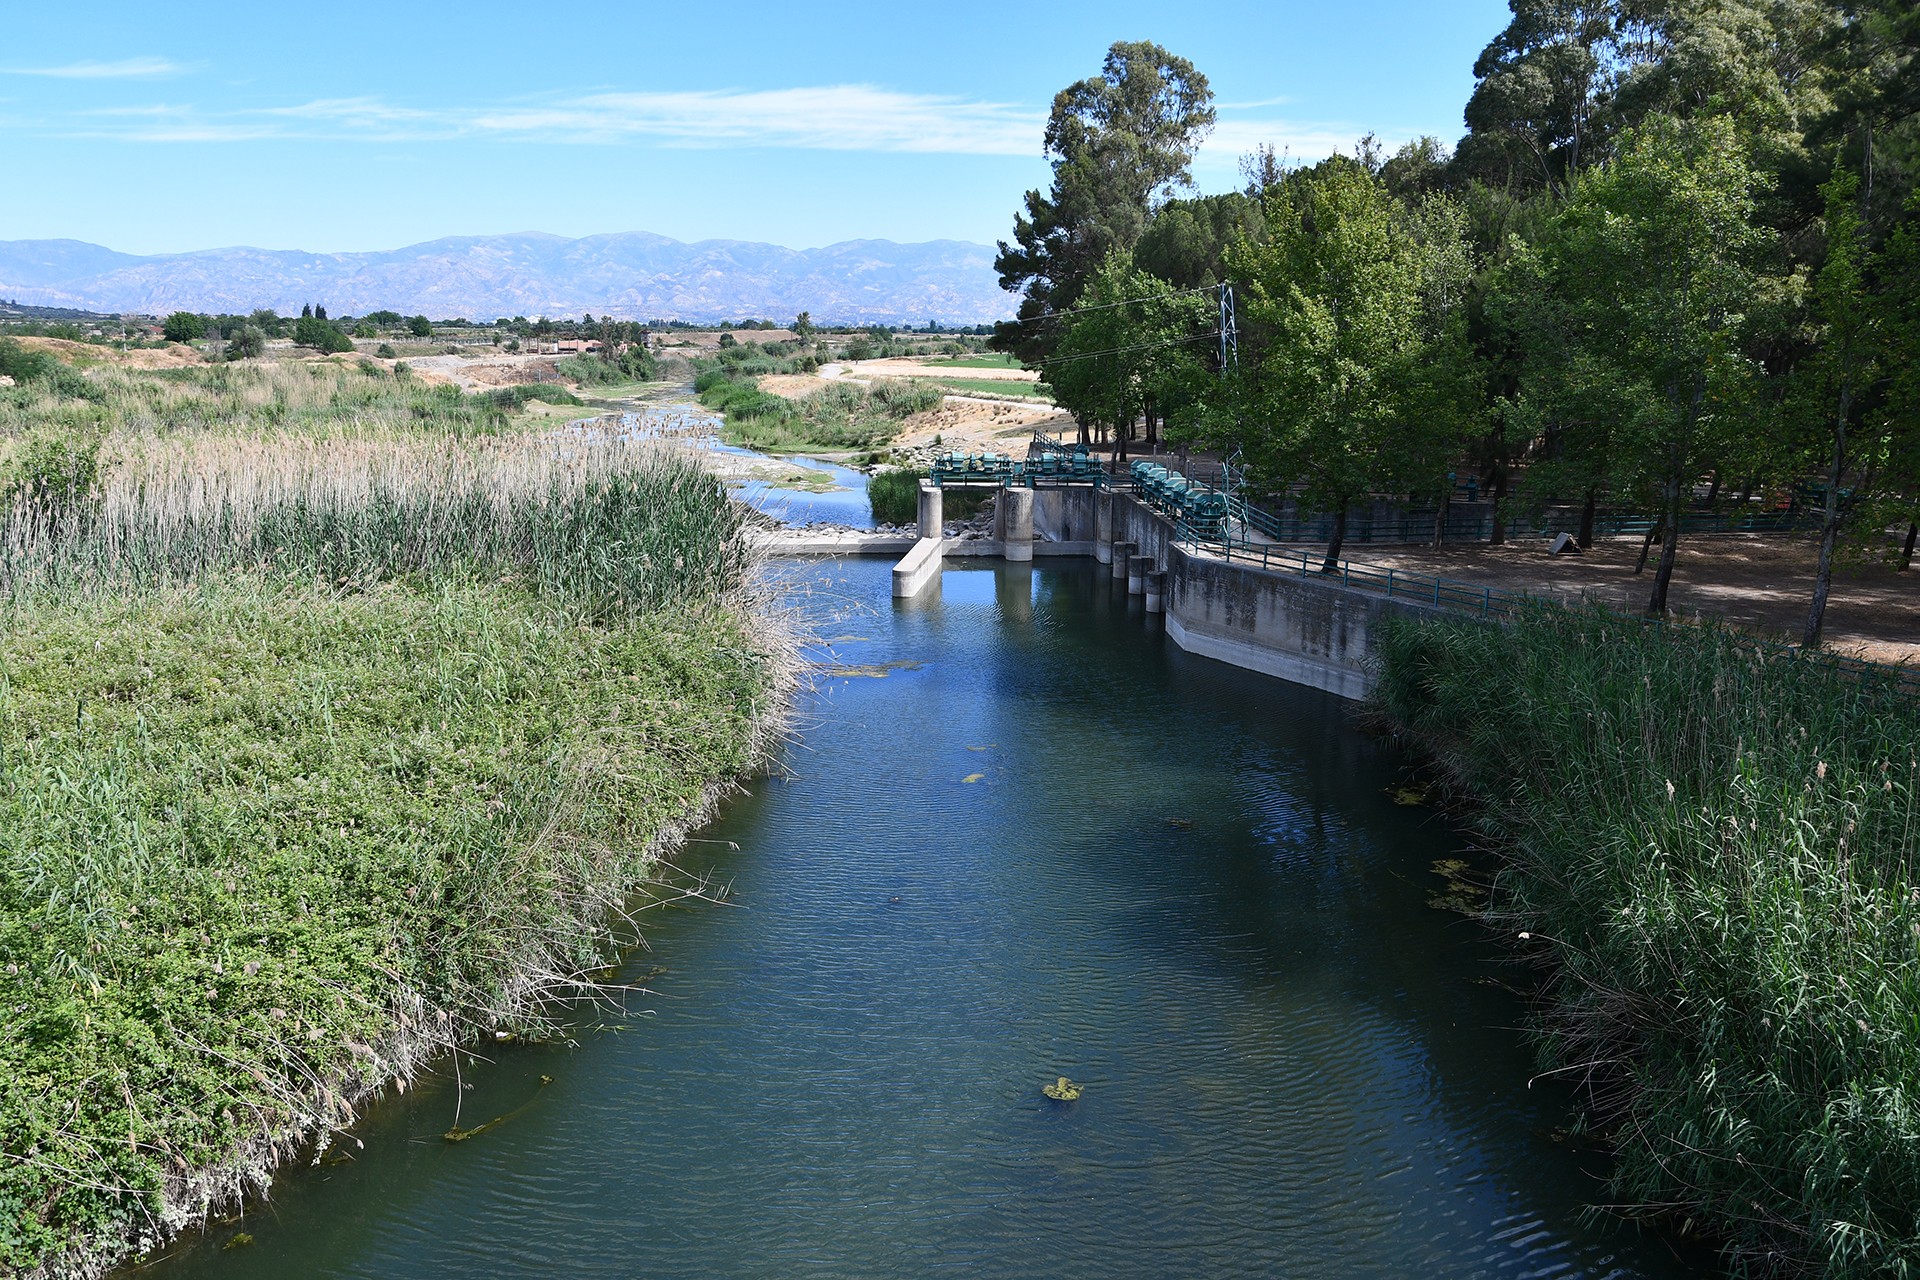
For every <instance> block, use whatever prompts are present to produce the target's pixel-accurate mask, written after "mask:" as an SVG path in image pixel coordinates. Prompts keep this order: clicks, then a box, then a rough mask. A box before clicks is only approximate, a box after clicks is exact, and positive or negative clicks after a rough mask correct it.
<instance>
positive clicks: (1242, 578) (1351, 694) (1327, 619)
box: [894, 485, 1438, 699]
mask: <svg viewBox="0 0 1920 1280" xmlns="http://www.w3.org/2000/svg"><path fill="white" fill-rule="evenodd" d="M1101 501H1102V498H1101V496H1100V495H1099V494H1096V493H1095V491H1094V489H1093V487H1092V486H1091V485H1073V486H1062V487H1060V488H1042V489H1036V490H1034V491H1033V539H1032V541H1031V542H1030V543H1025V544H1024V545H1026V546H1030V547H1031V548H1032V550H1033V552H1034V553H1035V554H1038V555H1050V554H1051V555H1097V554H1098V553H1099V551H1101V550H1105V549H1106V548H1107V546H1110V545H1111V544H1113V543H1121V542H1129V543H1132V544H1133V547H1134V550H1133V554H1134V555H1135V556H1138V557H1141V558H1142V560H1141V561H1140V562H1136V563H1135V565H1134V567H1136V568H1138V570H1139V571H1140V576H1139V581H1140V588H1141V589H1144V588H1145V587H1146V585H1147V583H1148V581H1149V578H1150V575H1152V574H1155V573H1164V578H1163V579H1162V580H1161V581H1160V582H1159V583H1158V584H1156V585H1161V586H1162V592H1161V595H1160V599H1159V600H1158V601H1157V603H1160V604H1163V605H1164V607H1165V610H1166V626H1167V634H1168V635H1169V636H1171V637H1172V638H1173V641H1174V643H1175V644H1177V645H1179V646H1180V647H1181V648H1182V649H1185V650H1187V651H1188V652H1190V653H1196V654H1199V655H1201V656H1202V657H1207V658H1214V659H1217V660H1219V661H1221V662H1227V663H1231V664H1233V665H1234V666H1237V667H1245V668H1247V669H1248V670H1251V671H1259V672H1262V673H1264V674H1266V675H1270V676H1276V677H1278V678H1279V679H1282V680H1290V681H1292V682H1293V683H1295V684H1303V685H1307V686H1310V687H1312V688H1315V689H1324V690H1326V691H1327V692H1329V693H1333V694H1337V695H1339V696H1340V697H1343V698H1355V699H1358V698H1364V697H1366V696H1367V693H1368V691H1369V690H1370V689H1371V688H1372V685H1373V680H1374V672H1373V638H1374V637H1375V636H1376V635H1377V634H1378V629H1379V626H1380V624H1381V622H1382V621H1384V620H1385V619H1387V618H1389V617H1393V616H1395V615H1414V616H1432V615H1434V614H1435V613H1436V612H1438V611H1437V610H1435V609H1434V608H1433V607H1432V606H1431V605H1422V604H1419V603H1416V602H1414V601H1412V600H1408V599H1404V598H1399V599H1391V600H1390V599H1388V598H1386V597H1385V596H1382V595H1379V594H1376V593H1374V592H1371V591H1361V590H1357V589H1354V588H1351V587H1343V586H1341V585H1340V584H1339V583H1338V582H1334V581H1328V580H1326V579H1323V578H1321V577H1319V576H1317V575H1313V574H1307V575H1302V574H1299V573H1295V572H1291V571H1285V570H1279V569H1262V568H1259V567H1257V566H1255V565H1251V564H1247V563H1244V562H1241V561H1227V560H1218V559H1215V558H1213V557H1211V556H1205V555H1196V554H1191V553H1189V552H1188V551H1186V550H1185V549H1183V548H1182V547H1180V546H1178V545H1177V544H1176V543H1175V541H1174V529H1173V525H1172V523H1171V522H1170V521H1168V520H1166V519H1165V518H1163V517H1161V516H1159V515H1156V514H1154V512H1153V510H1152V509H1151V508H1149V507H1148V506H1146V504H1145V503H1143V502H1141V501H1140V500H1139V499H1138V498H1134V497H1130V496H1127V495H1124V494H1112V495H1110V496H1109V497H1107V498H1106V501H1107V502H1109V503H1110V504H1111V507H1110V510H1111V519H1110V521H1107V522H1102V521H1101V520H1100V515H1099V513H1100V502H1101ZM1102 523H1110V524H1111V529H1112V538H1111V543H1109V544H1105V545H1103V544H1101V543H1100V542H1099V541H1098V534H1099V533H1100V532H1101V529H1100V525H1101V524H1102ZM996 532H997V533H999V534H1001V536H1004V530H996ZM1004 551H1005V546H1004V543H1003V542H1002V541H1001V538H1000V537H996V538H995V539H993V540H988V539H984V538H983V539H973V540H958V539H955V540H948V541H946V542H944V543H942V542H941V541H940V540H939V539H924V540H922V541H921V542H920V543H918V544H917V545H916V546H915V548H914V550H913V553H912V554H910V555H909V556H908V557H907V558H906V559H905V560H902V561H901V563H900V565H899V566H898V567H897V568H896V569H895V570H894V594H896V595H902V596H911V595H915V594H917V593H918V592H919V591H921V590H922V589H923V588H925V587H926V586H928V585H930V584H931V583H933V582H934V581H937V580H938V576H939V564H940V560H941V558H942V557H943V556H968V555H999V554H1003V553H1004ZM1148 561H1150V562H1151V563H1146V562H1148ZM1123 581H1124V579H1123Z"/></svg>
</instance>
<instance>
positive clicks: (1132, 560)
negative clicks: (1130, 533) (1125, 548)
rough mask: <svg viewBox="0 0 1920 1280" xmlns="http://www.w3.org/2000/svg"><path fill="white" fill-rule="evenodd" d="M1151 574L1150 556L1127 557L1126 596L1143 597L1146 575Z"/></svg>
mask: <svg viewBox="0 0 1920 1280" xmlns="http://www.w3.org/2000/svg"><path fill="white" fill-rule="evenodd" d="M1152 572H1153V557H1152V556H1128V557H1127V594H1128V595H1130V596H1137V595H1144V594H1146V590H1147V575H1148V574H1150V573H1152Z"/></svg>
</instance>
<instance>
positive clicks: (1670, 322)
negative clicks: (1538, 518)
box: [1525, 116, 1767, 614]
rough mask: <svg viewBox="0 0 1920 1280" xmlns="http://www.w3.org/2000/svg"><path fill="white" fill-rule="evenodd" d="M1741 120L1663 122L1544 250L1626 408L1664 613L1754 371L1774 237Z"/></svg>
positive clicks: (1591, 188)
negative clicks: (1764, 276)
mask: <svg viewBox="0 0 1920 1280" xmlns="http://www.w3.org/2000/svg"><path fill="white" fill-rule="evenodd" d="M1755 184H1756V179H1755V175H1754V173H1753V171H1752V169H1751V167H1750V165H1749V163H1748V160H1747V157H1746V155H1745V152H1744V149H1743V147H1742V146H1741V140H1740V138H1739V136H1738V135H1737V134H1736V132H1735V130H1734V126H1733V123H1732V122H1731V121H1730V120H1728V119H1726V118H1725V117H1714V118H1711V119H1704V120H1698V121H1692V122H1687V123H1681V122H1677V121H1674V120H1672V119H1670V118H1668V117H1664V116H1656V117H1653V118H1651V119H1650V120H1648V121H1647V122H1646V123H1645V124H1643V125H1641V126H1638V127H1637V128H1635V129H1633V130H1631V131H1629V132H1628V133H1627V134H1625V135H1623V136H1622V138H1621V140H1620V148H1619V152H1618V154H1617V155H1616V156H1615V158H1614V159H1613V160H1612V161H1610V162H1609V163H1608V164H1606V165H1605V166H1603V167H1602V168H1600V169H1598V170H1595V171H1594V172H1592V173H1590V174H1588V175H1587V176H1586V177H1585V178H1583V179H1581V180H1579V181H1578V182H1576V183H1575V185H1574V188H1573V192H1572V195H1571V197H1570V198H1569V200H1568V202H1567V204H1566V205H1565V207H1564V208H1562V209H1561V210H1560V211H1559V213H1558V214H1557V215H1556V216H1555V218H1554V219H1553V221H1552V223H1551V224H1550V226H1549V228H1548V231H1547V234H1546V235H1545V237H1544V239H1543V242H1542V244H1541V245H1540V246H1539V248H1538V249H1537V250H1531V249H1530V250H1526V251H1525V253H1526V254H1527V255H1531V254H1534V253H1537V254H1538V255H1539V257H1540V261H1539V262H1537V263H1534V264H1531V265H1530V267H1529V269H1530V270H1533V271H1536V272H1538V273H1539V276H1540V278H1541V279H1542V281H1543V287H1544V288H1545V289H1546V290H1547V291H1548V293H1549V295H1550V297H1551V299H1552V305H1553V306H1554V307H1555V308H1556V309H1557V310H1558V311H1559V317H1558V320H1557V327H1558V328H1559V329H1560V330H1561V331H1562V332H1563V333H1564V334H1565V335H1567V342H1568V345H1569V347H1570V348H1572V349H1573V355H1572V356H1571V357H1570V358H1575V359H1577V360H1578V361H1579V362H1580V366H1581V369H1582V375H1581V376H1582V377H1584V378H1586V379H1590V380H1597V381H1598V382H1600V383H1602V384H1604V385H1605V386H1606V388H1607V393H1606V395H1607V401H1608V403H1609V404H1611V405H1617V406H1619V407H1620V411H1621V413H1622V416H1621V418H1620V419H1619V420H1618V421H1617V422H1616V423H1615V425H1614V428H1613V435H1612V438H1611V440H1610V448H1611V451H1612V455H1613V458H1614V462H1615V466H1617V467H1618V468H1619V469H1620V472H1621V473H1622V474H1623V476H1624V477H1625V482H1626V484H1627V486H1628V487H1629V488H1630V489H1651V490H1652V491H1653V492H1654V493H1655V494H1656V495H1657V500H1658V502H1659V510H1660V515H1661V520H1662V526H1663V528H1664V530H1665V535H1666V536H1665V539H1664V541H1663V542H1662V544H1661V553H1660V563H1659V568H1658V571H1657V572H1656V573H1655V576H1654V585H1653V593H1652V596H1651V597H1650V599H1649V600H1648V605H1647V607H1648V609H1649V611H1650V612H1653V613H1656V614H1658V613H1663V612H1665V610H1666V607H1667V594H1668V587H1669V585H1670V584H1671V582H1672V580H1673V566H1674V562H1675V557H1676V554H1677V550H1678V547H1679V543H1680V518H1681V516H1682V514H1683V513H1684V511H1685V509H1686V506H1687V503H1688V500H1689V499H1690V498H1691V496H1692V491H1693V484H1694V481H1695V480H1696V479H1697V478H1698V477H1699V476H1700V474H1701V473H1702V471H1703V470H1705V468H1706V467H1707V466H1708V465H1709V463H1710V462H1711V461H1712V459H1713V458H1714V457H1715V455H1716V453H1717V451H1718V450H1719V449H1720V448H1721V446H1722V444H1723V443H1724V438H1725V436H1726V435H1728V434H1729V433H1731V432H1732V431H1733V430H1735V429H1736V428H1735V414H1736V411H1737V410H1738V409H1739V407H1740V406H1741V402H1742V401H1743V399H1744V398H1745V396H1746V393H1747V391H1748V387H1749V384H1750V382H1751V380H1752V378H1753V375H1754V370H1753V368H1752V366H1751V364H1750V362H1749V361H1748V360H1747V359H1746V357H1745V353H1744V352H1743V350H1742V346H1741V343H1742V339H1743V337H1744V332H1743V330H1744V324H1745V320H1746V309H1747V307H1748V306H1750V305H1751V304H1752V302H1753V299H1754V297H1755V295H1756V293H1757V291H1758V284H1759V278H1758V274H1757V271H1756V269H1755V266H1754V259H1755V257H1756V255H1757V253H1758V251H1759V250H1760V248H1761V247H1762V246H1763V245H1764V244H1765V242H1766V241H1767V234H1766V232H1765V231H1764V230H1762V229H1760V228H1757V227H1755V226H1754V225H1753V223H1752V215H1753V209H1754V187H1755Z"/></svg>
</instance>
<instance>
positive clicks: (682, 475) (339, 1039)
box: [0, 366, 791, 1274]
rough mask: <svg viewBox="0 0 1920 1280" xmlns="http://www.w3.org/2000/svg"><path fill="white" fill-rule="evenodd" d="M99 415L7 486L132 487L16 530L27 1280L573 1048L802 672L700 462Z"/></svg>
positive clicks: (180, 395) (31, 421)
mask: <svg viewBox="0 0 1920 1280" xmlns="http://www.w3.org/2000/svg"><path fill="white" fill-rule="evenodd" d="M89 386H90V389H91V391H92V392H93V393H96V394H95V397H94V398H92V399H87V400H80V399H77V398H75V397H71V396H66V395H63V394H62V393H61V392H60V391H59V389H58V387H57V386H50V387H33V386H29V387H24V388H12V389H7V390H6V391H5V392H4V393H0V395H3V396H4V399H3V400H0V437H4V436H6V435H10V436H11V438H10V439H5V450H4V454H0V467H4V468H7V469H9V472H8V473H9V474H14V473H15V472H18V471H19V469H20V468H22V467H25V468H27V470H29V471H32V472H33V474H39V473H40V472H46V471H47V470H48V469H47V467H46V466H43V465H41V463H43V462H44V461H45V456H47V455H45V450H44V449H42V448H41V442H43V441H44V440H45V439H47V438H49V437H52V436H57V435H58V433H59V432H60V431H61V430H62V429H66V430H72V431H74V432H75V433H76V436H77V438H79V439H82V440H85V441H87V442H88V443H87V446H86V447H87V449H88V450H90V451H91V452H89V453H88V457H89V458H94V459H97V464H98V465H97V469H94V470H90V471H88V472H87V473H86V476H85V477H84V479H85V483H84V484H80V483H75V484H67V485H55V486H48V485H44V484H16V485H13V486H12V487H11V489H10V490H9V492H11V493H12V495H13V505H12V507H11V509H10V510H7V511H5V512H4V513H0V521H3V523H0V1003H3V1004H4V1005H5V1007H6V1008H7V1009H8V1010H9V1016H8V1018H7V1019H6V1022H5V1026H4V1027H0V1155H3V1156H4V1157H5V1158H4V1159H3V1160H0V1274H19V1273H25V1272H30V1271H33V1270H35V1269H36V1268H49V1269H54V1270H61V1269H65V1270H71V1271H75V1272H83V1273H97V1272H98V1271H99V1270H100V1269H102V1268H103V1267H104V1265H105V1264H107V1263H110V1262H112V1261H113V1260H116V1259H118V1258H122V1257H124V1256H126V1255H127V1254H128V1253H129V1252H137V1251H139V1250H142V1249H145V1248H147V1247H150V1246H151V1245H153V1244H155V1243H158V1242H159V1241H161V1240H163V1239H165V1238H166V1237H167V1236H168V1235H169V1234H171V1233H172V1232H174V1231H177V1230H179V1229H181V1228H182V1227H184V1226H188V1225H191V1224H192V1223H194V1222H196V1221H200V1220H203V1219H204V1217H205V1216H206V1215H207V1214H209V1213H211V1212H214V1211H217V1210H220V1209H223V1208H227V1207H231V1206H232V1205H233V1204H234V1202H235V1201H236V1199H237V1198H239V1197H240V1196H242V1195H244V1194H246V1193H248V1192H251V1191H254V1190H258V1189H261V1188H264V1187H265V1186H266V1184H267V1182H268V1180H269V1179H270V1177H271V1175H272V1173H273V1171H274V1169H275V1168H276V1167H277V1166H278V1165H279V1164H280V1163H281V1162H282V1161H284V1160H285V1159H286V1158H288V1156H289V1155H291V1154H293V1153H295V1152H296V1151H299V1152H313V1151H315V1150H316V1149H315V1147H314V1146H313V1144H314V1143H315V1142H316V1141H318V1142H319V1143H321V1144H324V1143H325V1142H326V1141H327V1135H329V1134H330V1133H332V1132H333V1131H334V1130H336V1129H337V1128H339V1127H340V1126H342V1125H344V1124H346V1123H347V1122H348V1121H349V1120H350V1119H351V1117H352V1114H353V1109H354V1107H355V1106H356V1105H357V1104H358V1103H359V1102H360V1101H362V1100H364V1099H365V1098H366V1097H367V1096H368V1095H370V1094H371V1093H373V1092H376V1091H378V1090H381V1089H384V1088H388V1087H402V1088H404V1087H405V1084H406V1081H407V1080H408V1079H409V1078H410V1077H411V1076H412V1075H413V1074H414V1073H415V1072H417V1071H418V1070H419V1069H420V1068H421V1066H422V1064H423V1063H425V1062H426V1061H427V1060H428V1059H429V1057H430V1056H431V1055H432V1054H435V1053H437V1052H442V1051H444V1050H445V1049H446V1048H447V1047H449V1046H454V1045H458V1044H461V1043H464V1042H468V1041H471V1040H472V1039H473V1038H474V1037H475V1036H477V1035H479V1034H481V1033H483V1032H487V1031H491V1030H493V1029H495V1028H500V1027H507V1028H514V1029H520V1030H536V1031H537V1030H539V1029H540V1028H542V1027H543V1026H544V1025H545V1024H544V1021H543V1017H544V1015H543V1014H542V1013H541V1006H540V1005H539V1003H538V998H539V997H540V996H542V995H545V994H551V993H555V992H563V991H568V990H578V989H579V988H578V987H577V985H575V984H577V983H578V982H579V981H580V980H581V978H582V976H583V972H584V971H585V970H587V969H589V968H590V967H592V966H595V965H598V964H601V963H604V962H605V960H606V958H607V956H608V954H609V948H610V946H611V944H612V943H613V941H614V938H615V935H616V934H617V933H618V932H620V931H621V929H622V928H623V926H622V925H621V923H620V914H619V913H620V910H621V908H622V906H623V904H625V903H627V902H628V901H629V898H628V895H629V894H630V893H631V892H632V891H633V890H634V889H635V888H636V886H637V885H638V884H639V882H640V880H641V878H642V877H643V876H644V875H645V874H646V871H647V868H648V866H649V865H650V862H651V858H652V856H653V854H654V852H655V851H656V850H658V849H659V848H661V847H662V846H663V845H664V844H666V843H667V842H670V841H671V840H673V839H674V838H675V836H676V833H677V832H678V831H680V830H682V829H683V827H684V825H685V824H686V823H688V822H690V821H693V820H696V819H697V818H698V817H699V816H700V815H701V814H702V813H703V812H704V811H705V809H706V807H707V806H708V805H709V804H710V803H711V801H712V799H713V797H714V796H715V795H717V794H718V793H719V789H720V788H722V787H724V786H726V785H729V784H730V782H731V780H732V779H734V778H735V777H737V776H738V775H739V774H740V773H741V772H742V771H743V770H745V769H747V768H748V767H750V766H751V765H752V764H753V763H754V762H755V761H756V759H757V758H758V757H759V754H760V752H761V751H762V750H763V749H764V747H765V744H766V741H767V736H768V734H769V733H770V732H771V731H772V730H773V728H774V727H776V726H777V723H778V716H777V714H776V709H777V707H778V705H779V701H780V697H781V692H782V688H783V685H784V680H785V677H784V675H783V672H784V671H785V669H786V664H787V663H788V662H789V660H790V659H789V655H790V653H791V648H790V646H788V645H787V644H786V643H785V642H784V641H783V640H782V639H781V638H780V635H779V631H778V628H777V627H775V626H769V625H768V622H767V620H766V619H764V618H761V617H758V616H752V617H750V616H749V608H750V604H751V601H750V598H749V596H748V595H747V594H745V593H746V592H747V591H748V589H749V585H750V571H751V568H752V561H751V559H750V558H749V554H748V550H747V545H746V541H745V538H744V536H743V533H742V525H741V514H740V511H739V509H738V508H737V507H736V506H735V505H733V504H731V503H730V502H729V501H728V500H727V498H726V496H725V493H724V491H723V490H722V488H721V486H720V484H719V483H718V482H717V481H716V480H715V479H714V478H713V477H711V476H709V475H706V474H705V473H704V472H702V471H701V470H700V468H699V467H698V466H697V465H695V464H694V463H693V462H692V461H691V460H690V459H688V458H687V457H685V456H684V455H682V454H680V453H677V452H674V451H673V450H672V449H671V448H669V447H667V446H659V447H638V446H634V445H632V444H630V443H625V442H621V441H618V440H614V439H607V438H600V437H596V436H594V435H592V434H591V433H590V432H581V431H574V432H569V433H564V434H560V435H552V434H549V435H540V436H530V435H516V434H512V433H510V432H509V431H508V430H507V428H508V426H509V422H508V420H507V418H506V417H505V414H504V410H503V408H502V406H501V405H500V404H498V403H497V402H495V401H494V400H493V399H492V398H491V397H486V396H467V397H462V396H460V395H459V394H458V393H449V392H443V391H437V390H434V391H427V390H423V389H422V388H420V387H418V386H417V385H413V384H410V383H408V382H407V381H404V380H395V379H392V378H389V377H387V376H385V375H379V374H367V373H365V372H362V371H358V370H354V369H348V368H331V367H327V366H314V367H309V366H288V367H285V368H280V369H262V370H232V371H229V370H205V371H202V370H196V371H193V372H192V373H191V374H190V375H187V376H176V375H130V374H122V373H111V372H109V373H104V374H102V373H101V372H100V371H96V373H95V375H94V377H93V379H92V380H91V381H90V383H89ZM36 467H37V468H38V470H37V471H36V470H34V468H36ZM68 470H71V468H69V469H68ZM49 474H51V473H50V472H49ZM60 474H62V475H65V474H67V472H66V471H62V472H60Z"/></svg>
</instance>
